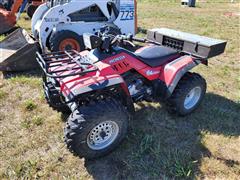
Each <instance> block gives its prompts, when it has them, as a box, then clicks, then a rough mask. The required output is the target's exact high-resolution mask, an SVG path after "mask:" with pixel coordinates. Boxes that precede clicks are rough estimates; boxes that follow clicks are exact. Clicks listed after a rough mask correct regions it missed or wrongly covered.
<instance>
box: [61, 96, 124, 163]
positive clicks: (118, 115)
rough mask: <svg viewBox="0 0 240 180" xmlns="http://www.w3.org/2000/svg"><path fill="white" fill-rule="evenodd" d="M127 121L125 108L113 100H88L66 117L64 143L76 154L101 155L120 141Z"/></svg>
mask: <svg viewBox="0 0 240 180" xmlns="http://www.w3.org/2000/svg"><path fill="white" fill-rule="evenodd" d="M128 120H129V114H128V112H127V111H126V109H125V107H124V106H123V105H122V104H121V103H119V102H118V101H116V100H114V99H108V100H101V101H98V102H97V103H90V104H89V105H87V106H84V107H80V108H79V109H77V110H75V111H74V112H73V113H72V114H71V115H70V116H69V118H68V121H67V124H66V127H65V129H64V136H65V142H66V144H67V147H68V148H69V149H70V151H72V152H73V153H75V154H76V155H78V156H80V157H85V158H87V159H93V158H97V157H100V156H104V155H106V154H108V153H109V152H111V151H112V150H113V149H114V148H116V147H117V146H118V145H119V143H120V142H121V141H122V140H123V138H124V137H125V135H126V133H127V128H128Z"/></svg>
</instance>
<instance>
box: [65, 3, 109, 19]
mask: <svg viewBox="0 0 240 180" xmlns="http://www.w3.org/2000/svg"><path fill="white" fill-rule="evenodd" d="M68 16H69V17H70V19H71V22H78V21H84V22H99V21H100V22H101V21H108V18H107V17H106V16H105V15H104V14H103V12H102V11H101V9H100V8H99V7H98V5H96V4H94V5H91V6H89V7H87V8H84V9H81V10H79V11H77V12H74V13H71V14H69V15H68Z"/></svg>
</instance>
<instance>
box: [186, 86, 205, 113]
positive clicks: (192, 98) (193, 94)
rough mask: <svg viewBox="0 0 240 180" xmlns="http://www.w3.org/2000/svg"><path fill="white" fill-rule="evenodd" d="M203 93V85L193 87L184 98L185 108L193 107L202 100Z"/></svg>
mask: <svg viewBox="0 0 240 180" xmlns="http://www.w3.org/2000/svg"><path fill="white" fill-rule="evenodd" d="M201 93H202V89H201V87H199V86H197V87H195V88H193V89H192V90H191V91H190V92H189V93H188V94H187V96H186V98H185V100H184V108H185V109H192V108H193V107H194V106H195V105H196V104H197V103H198V101H199V100H200V97H201Z"/></svg>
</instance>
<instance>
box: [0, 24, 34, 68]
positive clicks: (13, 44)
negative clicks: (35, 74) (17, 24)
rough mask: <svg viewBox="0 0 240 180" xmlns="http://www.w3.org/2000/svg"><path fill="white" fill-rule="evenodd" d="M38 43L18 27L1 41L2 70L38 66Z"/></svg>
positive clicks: (0, 59) (0, 65)
mask: <svg viewBox="0 0 240 180" xmlns="http://www.w3.org/2000/svg"><path fill="white" fill-rule="evenodd" d="M36 51H38V44H37V42H35V41H34V39H33V38H32V37H31V36H30V35H29V34H28V33H27V32H26V31H25V30H24V29H21V28H19V29H17V30H15V31H14V32H13V33H11V34H10V35H9V36H7V37H6V38H5V39H4V40H3V41H2V42H0V71H26V70H31V69H35V68H37V67H38V64H37V62H36V56H35V53H36Z"/></svg>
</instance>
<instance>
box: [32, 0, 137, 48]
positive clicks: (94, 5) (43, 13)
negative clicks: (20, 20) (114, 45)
mask: <svg viewBox="0 0 240 180" xmlns="http://www.w3.org/2000/svg"><path fill="white" fill-rule="evenodd" d="M136 17H137V16H136V0H94V1H92V0H91V1H90V0H48V1H47V2H46V3H44V4H42V5H40V6H39V7H38V9H37V10H36V12H35V13H34V15H33V17H32V24H31V28H32V34H33V36H34V37H35V39H37V40H38V41H39V43H40V46H41V49H42V50H43V51H48V50H50V51H59V50H70V49H75V50H77V51H82V50H84V49H85V47H84V43H83V38H82V35H83V33H85V32H89V33H95V32H97V31H98V30H99V29H100V28H102V27H108V30H109V29H110V30H109V31H110V32H109V33H111V34H115V35H116V34H128V33H131V34H135V31H136V24H137V23H136ZM109 27H110V28H109Z"/></svg>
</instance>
